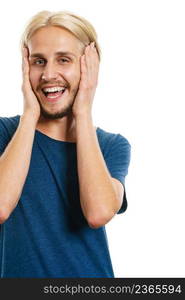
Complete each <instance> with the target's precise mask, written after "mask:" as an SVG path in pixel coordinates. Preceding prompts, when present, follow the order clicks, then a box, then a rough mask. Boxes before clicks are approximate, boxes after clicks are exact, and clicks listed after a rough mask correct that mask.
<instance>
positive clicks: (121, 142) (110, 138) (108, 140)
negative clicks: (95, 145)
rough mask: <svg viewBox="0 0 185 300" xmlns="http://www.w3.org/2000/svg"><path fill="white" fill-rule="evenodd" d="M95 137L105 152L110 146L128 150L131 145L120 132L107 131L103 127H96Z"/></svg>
mask: <svg viewBox="0 0 185 300" xmlns="http://www.w3.org/2000/svg"><path fill="white" fill-rule="evenodd" d="M96 132H97V137H98V141H99V144H100V147H101V149H102V150H103V151H104V152H105V151H108V150H109V149H110V148H112V147H113V148H119V147H121V148H123V147H124V148H127V149H129V150H130V148H131V145H130V143H129V141H128V139H127V138H126V137H124V136H123V135H122V134H120V133H115V132H109V131H107V130H105V129H102V128H100V127H97V131H96Z"/></svg>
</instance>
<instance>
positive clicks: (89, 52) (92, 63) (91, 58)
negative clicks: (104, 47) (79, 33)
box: [85, 42, 99, 84]
mask: <svg viewBox="0 0 185 300" xmlns="http://www.w3.org/2000/svg"><path fill="white" fill-rule="evenodd" d="M85 58H86V65H87V73H88V80H89V84H92V82H94V81H96V80H97V74H98V68H99V66H98V60H97V52H96V50H95V48H94V42H93V43H91V44H90V45H89V46H88V47H87V49H86V51H85Z"/></svg>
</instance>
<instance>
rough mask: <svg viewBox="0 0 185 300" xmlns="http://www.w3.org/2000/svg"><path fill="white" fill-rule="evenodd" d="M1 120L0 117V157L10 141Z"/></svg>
mask: <svg viewBox="0 0 185 300" xmlns="http://www.w3.org/2000/svg"><path fill="white" fill-rule="evenodd" d="M3 119H4V118H2V117H0V155H1V154H2V153H3V152H4V150H5V148H6V146H7V144H8V142H9V139H10V138H9V134H8V132H7V129H6V127H5V125H4V122H3Z"/></svg>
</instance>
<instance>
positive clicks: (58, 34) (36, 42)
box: [28, 26, 83, 54]
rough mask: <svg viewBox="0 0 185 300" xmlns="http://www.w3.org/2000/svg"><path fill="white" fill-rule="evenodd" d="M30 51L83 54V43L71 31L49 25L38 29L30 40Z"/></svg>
mask: <svg viewBox="0 0 185 300" xmlns="http://www.w3.org/2000/svg"><path fill="white" fill-rule="evenodd" d="M28 47H29V51H30V53H32V52H33V51H34V52H40V53H46V52H52V51H53V52H56V51H66V52H67V51H71V52H74V53H75V54H81V52H82V49H83V44H82V43H81V42H80V41H79V40H78V39H77V38H76V37H75V36H74V35H73V34H72V33H70V32H69V31H67V30H66V29H63V28H60V27H57V26H48V27H43V28H40V29H38V30H37V31H36V32H35V33H34V34H33V35H32V37H31V38H30V40H29V41H28Z"/></svg>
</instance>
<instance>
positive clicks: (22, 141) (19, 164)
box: [0, 53, 40, 224]
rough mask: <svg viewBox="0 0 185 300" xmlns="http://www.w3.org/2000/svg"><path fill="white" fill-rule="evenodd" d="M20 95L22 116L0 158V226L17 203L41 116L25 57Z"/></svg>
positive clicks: (25, 57) (25, 56) (24, 57)
mask: <svg viewBox="0 0 185 300" xmlns="http://www.w3.org/2000/svg"><path fill="white" fill-rule="evenodd" d="M23 55H24V54H23ZM22 91H23V94H24V113H23V115H22V116H21V118H20V123H19V126H18V128H17V130H16V132H15V134H14V136H13V138H12V139H11V141H10V143H9V144H8V146H7V147H6V149H5V151H4V152H3V154H2V155H1V157H0V174H1V177H0V224H2V223H3V222H5V221H6V219H7V218H8V217H9V215H10V214H11V212H12V210H13V209H14V208H15V207H16V205H17V203H18V201H19V197H20V195H21V192H22V188H23V185H24V182H25V179H26V176H27V173H28V168H29V164H30V158H31V151H32V146H33V139H34V134H35V127H36V124H37V120H38V117H39V114H40V107H39V104H38V103H37V99H36V97H35V95H34V93H33V92H32V90H31V86H30V83H29V65H28V61H27V53H25V55H24V56H23V85H22Z"/></svg>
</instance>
